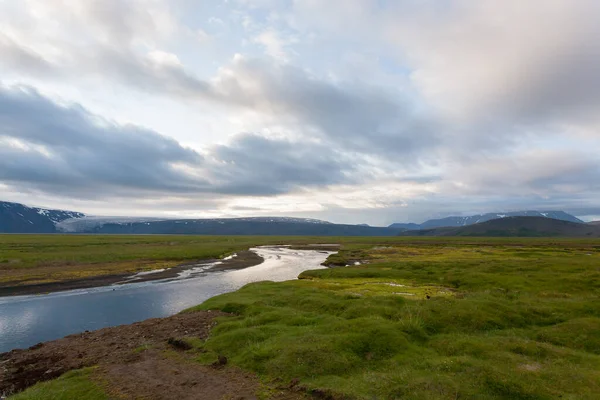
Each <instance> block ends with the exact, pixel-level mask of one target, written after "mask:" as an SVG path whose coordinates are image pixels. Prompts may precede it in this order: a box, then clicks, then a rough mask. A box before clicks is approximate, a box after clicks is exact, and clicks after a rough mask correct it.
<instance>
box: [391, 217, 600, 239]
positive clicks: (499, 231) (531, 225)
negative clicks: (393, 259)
mask: <svg viewBox="0 0 600 400" xmlns="http://www.w3.org/2000/svg"><path fill="white" fill-rule="evenodd" d="M400 235H402V236H499V237H502V236H513V237H558V236H560V237H600V226H594V225H589V224H583V223H576V222H570V221H562V220H557V219H552V218H547V217H506V218H498V219H494V220H490V221H486V222H481V223H478V224H473V225H468V226H463V227H458V228H452V227H442V228H433V229H421V230H415V231H405V232H402V233H400Z"/></svg>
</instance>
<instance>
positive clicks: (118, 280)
mask: <svg viewBox="0 0 600 400" xmlns="http://www.w3.org/2000/svg"><path fill="white" fill-rule="evenodd" d="M216 261H222V263H221V264H218V265H215V266H214V267H212V268H210V269H209V271H225V270H234V269H244V268H248V267H253V266H255V265H258V264H260V263H261V262H263V258H262V257H260V256H259V255H258V254H256V253H254V252H252V251H248V250H245V251H240V252H238V253H237V257H233V258H231V259H228V260H198V261H193V262H187V263H184V264H180V265H178V266H176V267H172V268H168V269H166V270H164V271H161V272H156V273H152V274H147V275H142V276H140V277H139V279H136V280H135V282H136V283H137V282H147V281H155V280H160V279H169V278H175V277H176V276H177V275H178V274H179V273H180V272H182V271H185V270H187V269H191V268H194V267H197V266H198V264H207V263H212V262H216ZM131 276H132V274H130V273H127V274H111V275H101V276H93V277H89V278H81V279H72V280H68V281H59V282H49V283H39V284H29V285H28V284H20V285H14V284H13V285H10V286H4V287H0V297H2V296H23V295H34V294H43V293H51V292H61V291H65V290H73V289H85V288H91V287H99V286H109V285H115V284H122V283H131V282H126V281H127V279H128V278H130V277H131Z"/></svg>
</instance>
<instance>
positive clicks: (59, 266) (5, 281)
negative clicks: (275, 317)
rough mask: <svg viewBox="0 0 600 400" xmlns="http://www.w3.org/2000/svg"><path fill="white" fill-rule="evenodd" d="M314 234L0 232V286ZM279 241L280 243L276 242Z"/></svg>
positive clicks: (173, 261) (158, 263)
mask: <svg viewBox="0 0 600 400" xmlns="http://www.w3.org/2000/svg"><path fill="white" fill-rule="evenodd" d="M311 240H316V239H315V238H281V237H272V238H267V237H256V236H254V237H252V236H183V235H181V236H175V235H143V236H140V235H138V236H133V235H130V236H117V235H58V234H54V235H0V286H10V285H18V284H35V283H47V282H59V281H64V280H69V279H78V278H90V277H95V276H101V275H111V274H120V273H128V272H137V271H143V270H150V269H160V268H166V267H172V266H175V265H178V264H181V263H183V262H186V261H192V260H201V259H210V258H219V257H222V256H224V255H227V254H230V253H233V252H236V251H240V250H245V249H247V248H248V247H251V246H255V245H261V244H275V243H312V242H311ZM282 241H283V242H282Z"/></svg>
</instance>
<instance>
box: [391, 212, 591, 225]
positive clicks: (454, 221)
mask: <svg viewBox="0 0 600 400" xmlns="http://www.w3.org/2000/svg"><path fill="white" fill-rule="evenodd" d="M506 217H544V218H552V219H558V220H562V221H570V222H577V223H582V222H583V221H582V220H580V219H579V218H577V217H575V216H573V215H571V214H568V213H566V212H564V211H531V210H529V211H513V212H505V213H487V214H477V215H471V216H467V217H459V216H453V217H446V218H439V219H430V220H427V221H425V222H423V223H422V224H414V223H394V224H391V225H390V226H389V228H397V229H407V230H418V229H432V228H441V227H446V226H452V227H459V226H467V225H473V224H478V223H481V222H486V221H491V220H493V219H498V218H506Z"/></svg>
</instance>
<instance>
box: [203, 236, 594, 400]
mask: <svg viewBox="0 0 600 400" xmlns="http://www.w3.org/2000/svg"><path fill="white" fill-rule="evenodd" d="M373 244H374V243H373V242H372V241H370V240H369V241H368V242H367V243H362V244H361V243H356V242H354V243H350V244H347V245H346V246H345V250H343V251H342V252H341V253H340V254H339V255H338V256H334V257H332V261H334V262H336V263H339V264H345V263H346V262H351V261H354V260H356V259H357V257H358V258H362V259H363V260H365V261H368V263H367V264H362V265H358V266H350V267H345V268H334V269H328V270H319V271H309V272H305V273H303V274H302V275H301V278H303V279H301V280H299V281H290V282H285V283H271V282H264V283H257V284H251V285H248V286H246V287H244V288H242V289H241V290H239V291H237V292H235V293H230V294H225V295H222V296H218V297H215V298H213V299H210V300H208V301H207V302H205V303H204V304H202V305H200V306H199V307H198V308H200V309H220V310H223V311H228V312H232V313H235V314H237V316H235V317H229V318H223V319H222V320H221V321H220V323H219V325H218V326H217V327H216V328H215V329H214V330H213V333H212V336H211V338H210V339H209V340H208V341H206V342H205V343H202V344H201V345H200V346H199V347H200V348H201V350H202V351H205V353H202V355H201V357H199V362H208V361H210V359H211V356H212V357H213V358H214V357H216V355H217V354H223V355H225V356H227V357H228V358H230V359H231V360H232V361H233V362H234V363H235V364H236V365H239V366H241V367H243V368H246V369H249V370H252V371H256V372H258V373H259V374H261V375H262V376H263V377H265V378H266V379H281V380H283V381H284V382H286V381H292V380H294V381H298V382H299V385H301V386H304V387H305V388H307V389H309V390H311V389H316V390H320V391H325V392H326V393H329V394H332V395H334V396H340V397H342V396H348V397H349V398H358V399H558V398H563V399H597V398H598V394H599V393H600V300H599V298H600V297H599V296H600V241H586V242H582V241H572V240H545V239H537V240H529V239H527V240H524V239H505V240H498V239H494V240H489V239H469V240H464V239H463V240H462V241H461V240H442V239H434V240H429V241H417V240H414V239H404V240H398V241H397V242H395V243H393V242H389V241H388V243H387V244H383V245H382V244H381V243H378V244H377V245H375V246H374V245H373Z"/></svg>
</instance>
